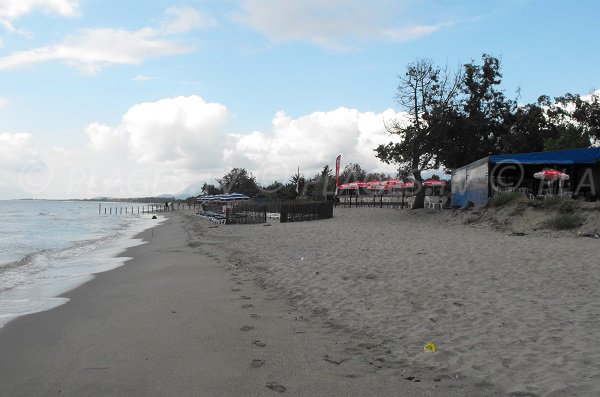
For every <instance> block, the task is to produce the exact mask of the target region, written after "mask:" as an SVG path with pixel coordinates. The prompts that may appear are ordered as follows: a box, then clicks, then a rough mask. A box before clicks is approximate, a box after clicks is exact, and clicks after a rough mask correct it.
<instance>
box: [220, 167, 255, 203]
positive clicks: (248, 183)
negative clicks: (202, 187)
mask: <svg viewBox="0 0 600 397" xmlns="http://www.w3.org/2000/svg"><path fill="white" fill-rule="evenodd" d="M217 182H218V183H219V187H220V189H221V190H222V191H223V192H224V193H243V194H245V195H247V196H249V197H254V196H256V195H257V194H258V192H259V188H258V185H257V184H256V178H255V177H254V176H252V175H251V174H250V175H248V172H247V171H246V170H245V169H244V168H234V169H232V170H231V171H229V173H227V174H226V175H224V176H223V178H221V179H218V180H217Z"/></svg>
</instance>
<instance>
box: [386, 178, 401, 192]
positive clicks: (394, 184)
mask: <svg viewBox="0 0 600 397" xmlns="http://www.w3.org/2000/svg"><path fill="white" fill-rule="evenodd" d="M400 183H401V182H400V179H396V178H390V179H388V180H387V181H385V186H386V188H387V189H390V188H394V187H400Z"/></svg>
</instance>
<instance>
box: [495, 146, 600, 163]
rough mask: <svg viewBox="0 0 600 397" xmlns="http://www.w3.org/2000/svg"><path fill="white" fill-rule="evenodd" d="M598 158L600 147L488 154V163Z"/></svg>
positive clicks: (593, 159) (595, 161)
mask: <svg viewBox="0 0 600 397" xmlns="http://www.w3.org/2000/svg"><path fill="white" fill-rule="evenodd" d="M599 160H600V148H598V147H593V148H580V149H566V150H555V151H551V152H533V153H517V154H497V155H494V156H490V160H489V161H490V164H496V163H521V164H596V163H597V162H598V161H599Z"/></svg>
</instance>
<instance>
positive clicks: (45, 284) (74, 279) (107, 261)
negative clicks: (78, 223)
mask: <svg viewBox="0 0 600 397" xmlns="http://www.w3.org/2000/svg"><path fill="white" fill-rule="evenodd" d="M164 220H165V218H164V217H159V219H150V218H149V217H147V218H142V219H139V221H138V222H135V223H132V224H130V225H128V226H127V227H126V228H125V229H123V230H121V231H119V232H118V234H117V235H115V236H111V237H109V238H105V239H99V240H95V241H91V242H89V243H88V244H79V245H76V246H74V247H71V248H69V249H66V250H63V251H60V252H56V253H52V254H47V255H37V256H36V257H35V258H34V260H31V261H30V263H28V264H27V265H26V266H19V268H17V269H15V270H14V271H12V272H4V273H3V282H2V284H3V285H4V287H7V286H10V288H7V289H5V290H4V291H2V292H0V328H1V327H2V326H4V325H5V324H6V323H7V322H9V321H10V320H13V319H15V318H17V317H19V316H23V315H27V314H32V313H37V312H41V311H45V310H50V309H53V308H55V307H57V306H59V305H62V304H64V303H66V302H68V301H69V300H68V299H67V298H62V297H60V295H62V294H64V293H65V292H67V291H70V290H72V289H75V288H77V287H79V286H80V285H82V284H84V283H86V282H88V281H90V280H91V279H93V277H94V274H97V273H101V272H105V271H109V270H112V269H115V268H117V267H119V266H122V265H123V264H124V263H125V262H126V261H127V260H128V259H131V258H129V257H124V256H118V255H119V254H120V253H121V252H123V251H124V250H126V249H127V248H130V247H134V246H137V245H141V244H145V243H146V242H145V241H143V240H141V239H139V238H133V237H134V236H135V235H137V234H138V233H140V232H142V231H144V230H146V229H149V228H151V227H154V226H156V225H158V224H160V223H162V222H163V221H164ZM4 276H5V277H4Z"/></svg>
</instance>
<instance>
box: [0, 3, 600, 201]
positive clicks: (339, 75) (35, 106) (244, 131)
mask: <svg viewBox="0 0 600 397" xmlns="http://www.w3.org/2000/svg"><path fill="white" fill-rule="evenodd" d="M142 4H143V5H142ZM599 4H600V3H598V2H596V1H592V0H582V1H574V2H564V1H552V0H550V1H536V0H495V1H484V0H482V1H475V0H473V1H427V0H395V1H393V0H380V1H378V2H369V1H365V0H330V1H327V2H325V1H315V0H303V1H301V0H298V1H296V0H288V1H281V0H221V1H211V0H196V1H166V0H160V1H153V0H148V1H145V2H137V1H113V0H102V1H100V0H87V1H84V0H52V1H51V0H0V40H1V41H0V44H1V48H0V198H15V197H39V198H83V197H93V196H100V195H109V196H137V195H150V194H162V193H175V192H177V191H179V190H181V189H183V188H184V187H186V186H187V185H189V184H193V183H201V182H205V181H207V182H209V183H212V182H214V178H215V177H219V176H222V175H223V174H224V173H225V172H227V171H228V170H229V169H231V168H232V167H234V166H239V167H245V168H247V169H248V170H249V171H252V172H253V174H254V175H255V176H257V178H258V179H259V180H260V181H263V182H270V181H273V180H275V179H277V180H280V181H281V180H286V179H288V178H289V176H290V175H292V174H293V173H294V171H295V170H296V167H298V165H300V167H301V171H302V172H303V173H304V174H305V175H307V176H311V175H313V174H314V173H316V172H317V171H318V170H319V169H320V168H322V167H323V166H324V165H325V164H329V165H330V166H333V163H334V159H335V155H336V154H337V153H342V154H343V159H342V165H344V164H347V163H349V162H358V163H360V164H361V165H363V167H364V168H366V169H367V170H369V171H386V172H393V168H394V167H390V166H386V165H384V164H381V163H380V162H378V161H377V160H376V159H375V158H374V156H373V152H372V149H373V148H374V147H376V146H377V145H378V144H379V143H384V142H387V141H389V139H390V137H389V136H387V135H386V133H385V131H384V128H383V121H384V120H391V119H393V118H394V117H397V115H398V113H399V112H401V111H402V109H400V108H398V106H397V105H396V104H395V102H394V100H393V98H394V93H395V88H396V85H397V82H398V79H397V76H398V74H400V73H403V71H404V70H405V67H406V65H407V64H408V63H410V62H413V61H414V60H416V59H417V58H421V57H426V58H431V59H432V60H433V61H434V62H435V63H437V64H439V65H445V64H447V65H448V66H449V67H450V68H454V69H455V68H458V67H460V65H461V64H462V63H465V62H470V61H471V60H475V61H479V60H480V57H481V54H482V53H488V54H491V55H493V56H496V57H498V58H500V59H501V61H502V71H503V74H504V79H503V88H504V90H505V92H506V94H507V96H508V97H515V96H516V92H517V89H520V93H521V97H520V102H522V103H524V102H532V101H535V99H536V98H537V97H538V96H539V95H542V94H546V95H550V96H558V95H562V94H564V93H566V92H571V93H577V94H588V93H590V92H592V91H594V90H597V89H598V88H600V75H599V73H598V72H597V67H598V66H597V65H598V64H599V57H600V51H598V50H599V48H598V47H599V46H598V44H596V40H597V37H598V36H599V34H598V33H599V28H598V27H597V26H598V24H597V21H596V19H597V15H599V11H600V5H599Z"/></svg>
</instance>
